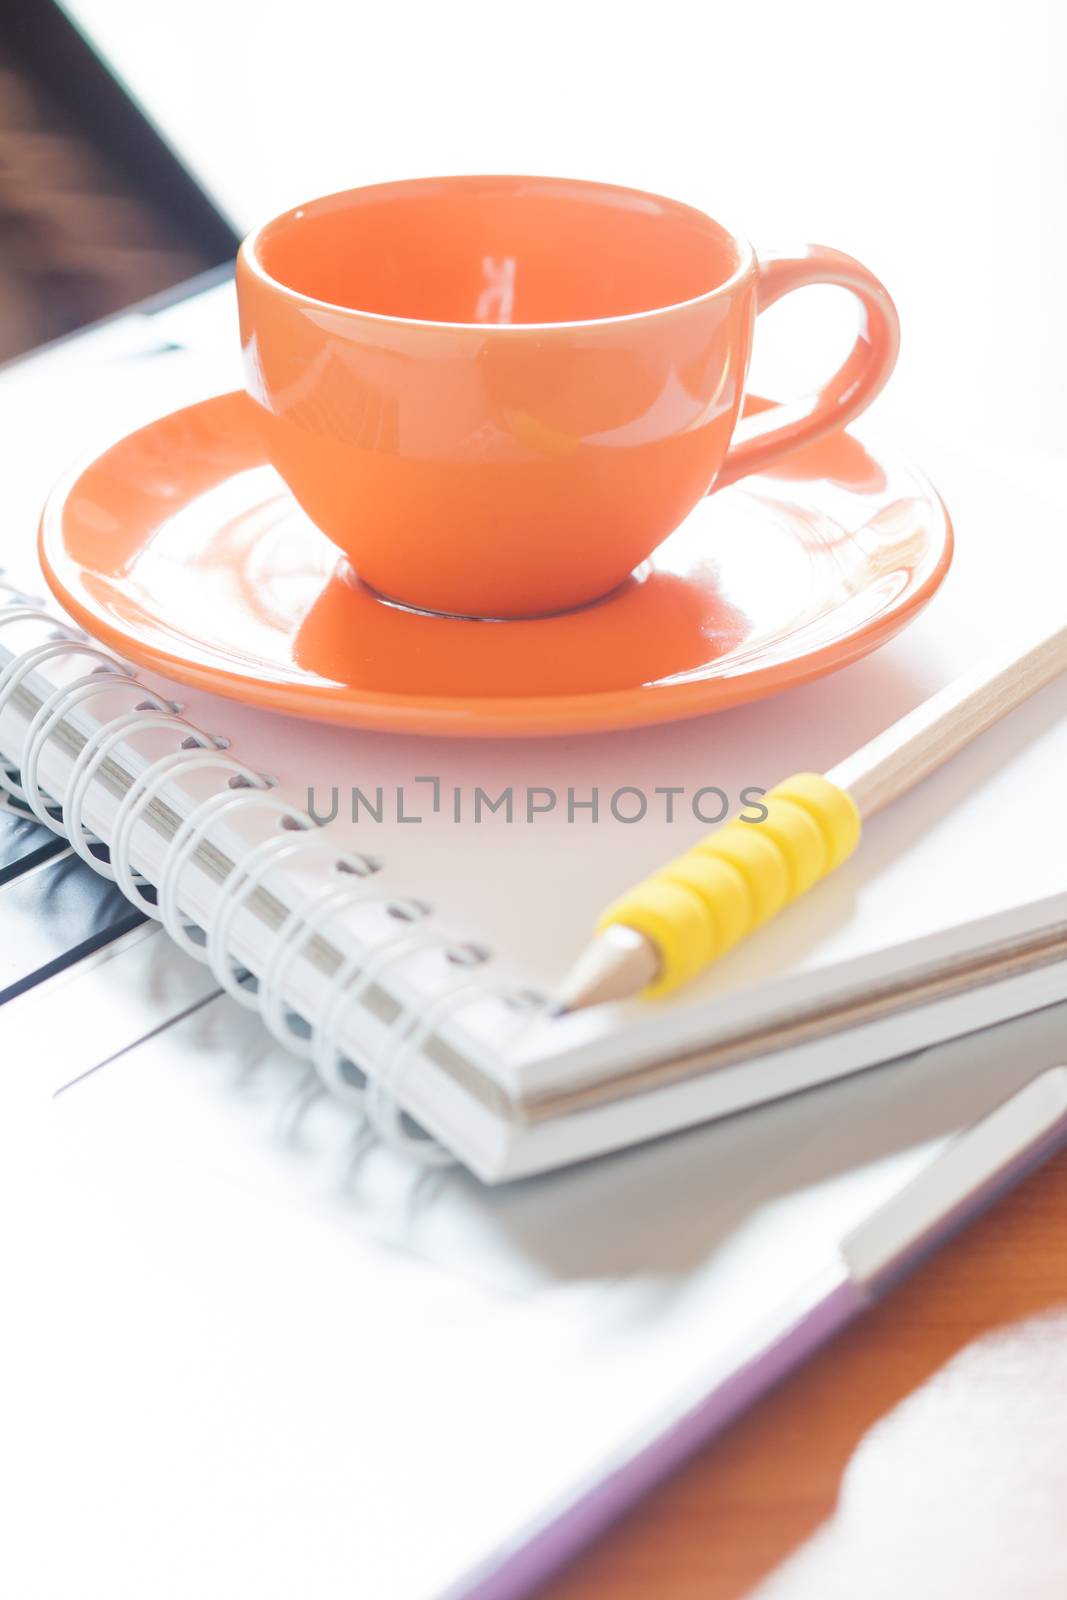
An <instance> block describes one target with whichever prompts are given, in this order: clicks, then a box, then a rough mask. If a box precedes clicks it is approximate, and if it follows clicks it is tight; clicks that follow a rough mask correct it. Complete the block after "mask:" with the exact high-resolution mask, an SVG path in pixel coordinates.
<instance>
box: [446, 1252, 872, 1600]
mask: <svg viewBox="0 0 1067 1600" xmlns="http://www.w3.org/2000/svg"><path fill="white" fill-rule="evenodd" d="M869 1304H870V1301H869V1300H868V1299H867V1298H866V1297H865V1296H864V1294H863V1292H862V1290H861V1289H859V1288H858V1287H857V1286H856V1284H854V1283H853V1282H852V1281H851V1279H849V1278H847V1277H842V1278H841V1279H840V1280H838V1281H837V1282H836V1283H835V1284H834V1285H833V1287H831V1288H830V1290H829V1292H828V1293H827V1294H825V1295H823V1296H822V1298H821V1299H819V1300H818V1301H817V1302H816V1303H815V1304H810V1303H809V1304H808V1306H807V1308H806V1309H805V1310H804V1311H803V1312H802V1313H801V1314H800V1315H799V1316H798V1317H797V1318H796V1320H794V1321H793V1322H792V1323H787V1324H786V1325H785V1327H784V1328H783V1330H782V1333H781V1336H780V1337H778V1338H776V1339H774V1340H773V1341H772V1342H771V1343H769V1344H768V1345H766V1346H764V1347H763V1348H762V1349H761V1350H759V1351H758V1353H756V1354H754V1356H753V1358H752V1360H750V1361H748V1362H746V1363H745V1364H744V1365H743V1366H741V1367H739V1368H737V1369H736V1370H735V1371H734V1372H732V1373H731V1374H730V1375H729V1376H728V1377H727V1378H726V1379H725V1380H724V1381H723V1382H722V1383H720V1384H719V1385H718V1386H717V1387H715V1388H713V1389H712V1390H711V1391H710V1392H709V1393H708V1394H707V1395H706V1396H705V1397H704V1399H703V1400H701V1401H700V1402H699V1403H698V1404H697V1405H696V1406H694V1408H693V1409H692V1410H691V1411H689V1412H687V1413H686V1415H685V1416H684V1417H682V1418H681V1419H680V1420H679V1421H677V1422H676V1423H674V1424H673V1425H672V1426H670V1427H668V1428H667V1429H666V1430H665V1431H664V1432H663V1433H661V1434H659V1435H658V1436H657V1437H656V1438H655V1439H653V1440H652V1441H651V1442H650V1443H649V1444H648V1445H647V1447H646V1448H644V1449H642V1450H640V1451H639V1452H638V1453H637V1454H635V1455H633V1456H631V1457H630V1458H629V1459H628V1460H627V1461H625V1462H624V1463H623V1465H622V1466H620V1467H618V1468H617V1469H616V1470H615V1471H613V1472H611V1473H609V1474H608V1475H607V1476H606V1477H604V1478H602V1479H601V1480H600V1481H599V1482H598V1483H596V1484H595V1485H594V1486H593V1487H592V1488H591V1489H590V1490H589V1491H588V1493H586V1494H583V1495H582V1496H581V1497H580V1498H579V1499H577V1500H575V1501H572V1502H571V1504H570V1505H569V1506H567V1507H566V1508H565V1509H563V1510H562V1511H559V1512H558V1513H557V1514H556V1515H555V1516H553V1517H552V1518H551V1520H550V1521H548V1522H547V1523H546V1524H545V1525H543V1526H542V1527H541V1528H539V1529H538V1530H537V1531H536V1532H535V1533H533V1534H532V1535H531V1536H530V1537H529V1538H528V1539H527V1540H526V1542H525V1543H523V1544H521V1545H519V1546H518V1547H516V1548H515V1549H513V1550H511V1551H509V1552H507V1553H501V1554H499V1555H498V1556H497V1558H496V1564H495V1565H494V1567H493V1570H492V1571H491V1572H488V1573H484V1575H483V1576H481V1577H480V1578H477V1577H476V1578H475V1579H474V1581H473V1583H469V1584H464V1585H463V1586H461V1587H459V1588H457V1589H455V1590H453V1591H452V1594H453V1595H454V1596H455V1600H460V1597H462V1600H520V1597H521V1596H523V1595H528V1594H530V1593H531V1592H532V1591H533V1590H535V1589H537V1588H538V1587H539V1586H540V1585H541V1584H543V1583H545V1582H546V1581H547V1580H548V1578H549V1577H551V1576H552V1574H553V1573H554V1572H556V1571H558V1569H559V1568H560V1567H563V1566H565V1565H566V1564H567V1562H569V1561H570V1560H571V1559H572V1558H573V1557H574V1556H575V1555H576V1554H577V1553H578V1551H579V1550H580V1549H582V1547H583V1546H584V1545H587V1544H589V1543H590V1541H591V1540H593V1539H594V1538H596V1536H597V1535H598V1534H600V1533H601V1532H603V1531H604V1529H605V1528H607V1527H608V1525H609V1524H610V1523H611V1522H613V1521H615V1520H616V1519H617V1518H618V1517H619V1516H621V1514H622V1513H623V1512H624V1511H626V1510H627V1509H628V1508H629V1507H630V1506H632V1505H633V1504H634V1503H635V1502H636V1501H638V1500H639V1499H641V1497H642V1496H643V1495H646V1494H647V1493H648V1492H649V1490H650V1489H652V1488H653V1487H654V1486H655V1485H656V1484H657V1483H659V1482H660V1481H661V1480H662V1479H663V1478H665V1477H667V1476H668V1475H669V1474H670V1473H671V1472H673V1471H674V1469H675V1468H676V1467H678V1466H680V1465H681V1463H682V1462H683V1461H685V1460H686V1459H687V1457H689V1456H691V1455H693V1454H694V1452H695V1451H696V1450H698V1449H699V1448H700V1446H701V1445H702V1444H704V1443H706V1442H707V1440H709V1439H711V1438H712V1437H713V1436H714V1435H715V1434H717V1433H719V1432H720V1431H721V1430H722V1429H723V1428H725V1427H726V1426H727V1424H728V1423H730V1422H732V1421H733V1419H734V1418H735V1417H736V1416H738V1415H739V1413H740V1412H742V1411H744V1410H745V1409H746V1407H748V1406H749V1405H751V1403H752V1402H753V1401H754V1400H755V1399H756V1398H757V1397H758V1396H759V1395H761V1394H763V1393H764V1392H765V1391H766V1390H767V1389H770V1388H772V1387H773V1385H774V1384H776V1383H778V1382H779V1381H780V1380H781V1379H782V1378H784V1377H785V1376H786V1374H787V1373H789V1372H791V1371H792V1370H793V1368H794V1367H797V1366H799V1365H800V1364H801V1362H803V1361H805V1360H806V1359H807V1358H808V1356H809V1355H811V1354H812V1353H813V1352H814V1351H815V1350H816V1349H818V1347H819V1346H820V1345H822V1344H825V1343H826V1341H827V1340H829V1339H831V1338H833V1336H834V1335H835V1334H836V1333H838V1332H839V1331H840V1330H841V1329H842V1328H843V1327H844V1326H845V1325H846V1324H847V1323H849V1322H851V1321H852V1320H853V1318H855V1317H856V1316H858V1315H859V1313H860V1312H861V1311H864V1310H866V1309H867V1307H868V1306H869Z"/></svg>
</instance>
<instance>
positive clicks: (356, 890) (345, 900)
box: [259, 856, 383, 1061]
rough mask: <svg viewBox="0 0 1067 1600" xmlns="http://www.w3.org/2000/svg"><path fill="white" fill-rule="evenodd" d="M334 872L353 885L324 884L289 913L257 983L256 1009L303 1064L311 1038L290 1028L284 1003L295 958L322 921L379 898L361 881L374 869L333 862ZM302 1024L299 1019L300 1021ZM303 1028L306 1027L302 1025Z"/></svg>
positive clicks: (352, 860)
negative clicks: (356, 905) (286, 984)
mask: <svg viewBox="0 0 1067 1600" xmlns="http://www.w3.org/2000/svg"><path fill="white" fill-rule="evenodd" d="M334 865H335V869H336V870H337V871H340V872H345V873H347V874H348V875H349V876H351V877H355V878H356V879H357V882H355V883H348V884H333V885H331V884H329V883H327V884H325V885H323V886H322V888H320V889H319V890H317V891H316V892H315V893H313V894H311V895H309V896H308V897H307V899H306V900H304V901H303V902H302V903H301V904H300V905H299V906H297V907H296V908H295V909H294V910H292V911H290V912H289V914H288V915H287V917H286V918H285V921H284V922H283V923H282V925H281V927H280V928H279V929H278V931H277V934H276V935H275V938H274V940H273V942H272V944H271V947H270V953H269V955H268V957H267V961H266V965H265V966H264V968H263V973H262V975H261V977H260V980H259V995H260V1009H261V1011H262V1014H263V1020H264V1022H265V1023H266V1024H267V1027H268V1028H269V1029H270V1031H271V1033H272V1034H273V1035H274V1037H275V1038H276V1039H278V1040H279V1041H280V1042H281V1043H282V1044H284V1045H286V1046H287V1047H288V1048H289V1049H290V1050H294V1051H295V1052H296V1054H297V1055H299V1056H301V1057H303V1059H304V1060H305V1061H310V1059H311V1038H310V1035H308V1036H305V1035H302V1034H300V1033H298V1032H297V1031H296V1030H295V1029H294V1028H293V1026H292V1019H293V1017H294V1015H295V1013H294V1012H293V1010H292V1008H291V1007H290V1006H289V1005H288V1004H287V1003H286V1000H285V982H286V979H287V977H288V975H289V968H290V966H291V965H292V963H293V961H294V960H295V958H296V957H297V956H298V955H299V954H300V953H301V952H302V951H303V950H304V949H305V948H306V947H307V945H308V943H309V941H310V940H311V939H312V938H314V937H316V936H317V935H318V933H319V932H320V929H321V926H322V924H323V922H324V921H325V919H326V917H328V916H330V915H332V914H333V913H334V912H337V911H340V910H343V909H344V907H346V906H349V905H355V904H358V905H366V904H368V903H369V902H371V901H373V902H375V903H381V901H382V899H383V897H382V896H380V895H373V894H371V893H370V892H369V891H368V890H367V888H366V884H365V880H366V879H367V878H368V877H370V876H371V873H372V872H373V871H376V870H377V869H376V868H373V867H372V868H371V869H370V870H367V869H366V868H364V867H362V866H361V865H360V864H359V860H358V858H355V857H349V856H345V857H341V858H335V862H334ZM300 1020H301V1021H304V1019H303V1018H301V1019H300ZM305 1025H307V1024H306V1023H305Z"/></svg>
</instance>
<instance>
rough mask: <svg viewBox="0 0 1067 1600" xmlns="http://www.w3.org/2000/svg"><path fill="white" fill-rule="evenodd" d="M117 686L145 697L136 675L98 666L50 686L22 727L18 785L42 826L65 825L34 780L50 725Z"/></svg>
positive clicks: (167, 705)
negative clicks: (70, 679)
mask: <svg viewBox="0 0 1067 1600" xmlns="http://www.w3.org/2000/svg"><path fill="white" fill-rule="evenodd" d="M118 689H133V690H134V691H135V692H136V693H137V695H138V696H139V697H140V699H141V700H142V701H143V700H145V698H146V695H145V687H144V684H143V683H140V682H139V681H138V679H137V678H131V677H130V676H129V675H128V674H126V673H117V672H111V671H107V672H105V671H102V670H101V669H100V668H99V667H98V668H97V669H96V671H95V672H92V673H89V674H87V675H86V676H85V677H84V678H76V679H75V681H74V682H73V683H68V684H65V685H64V686H63V687H62V688H60V689H56V690H54V691H53V692H52V694H50V695H49V696H48V698H47V699H46V700H44V701H43V702H42V704H41V707H40V709H39V710H38V712H37V714H36V716H35V717H34V718H33V721H32V722H31V723H30V725H29V727H28V728H27V729H26V734H25V737H24V739H23V741H22V752H21V756H20V759H19V771H20V776H21V778H22V787H23V790H24V791H25V796H26V801H27V804H28V805H29V807H30V809H31V810H32V812H33V814H34V816H35V817H36V818H37V819H38V821H39V822H43V823H44V825H45V827H46V828H51V830H52V832H53V833H58V834H64V833H65V832H66V829H65V828H64V826H63V823H62V820H59V821H57V820H56V818H55V817H53V816H52V810H54V809H55V806H54V802H53V801H52V799H51V797H50V796H49V795H47V794H45V792H44V791H43V790H42V789H41V787H40V785H39V784H38V781H37V769H38V766H39V765H40V760H41V755H42V753H43V751H44V748H45V746H46V745H47V743H48V741H49V739H50V738H51V736H52V731H53V729H54V728H56V727H57V726H58V725H59V723H60V722H62V720H63V718H64V717H65V716H67V714H68V713H69V712H71V711H73V710H74V708H75V707H76V706H79V705H82V704H84V702H85V701H86V700H91V699H92V698H93V697H94V696H95V695H98V694H114V693H115V691H116V690H118ZM154 699H155V702H156V703H157V704H158V707H159V709H160V710H161V711H162V710H168V711H171V712H178V711H180V710H181V707H180V706H179V705H178V704H177V702H175V701H168V700H163V699H161V698H160V697H159V696H158V695H157V696H155V697H154Z"/></svg>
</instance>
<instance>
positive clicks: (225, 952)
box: [206, 813, 363, 1043]
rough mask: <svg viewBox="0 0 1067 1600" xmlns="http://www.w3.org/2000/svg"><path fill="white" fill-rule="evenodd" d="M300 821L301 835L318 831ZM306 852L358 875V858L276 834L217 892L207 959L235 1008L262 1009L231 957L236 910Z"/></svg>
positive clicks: (307, 821)
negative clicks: (284, 864) (274, 872)
mask: <svg viewBox="0 0 1067 1600" xmlns="http://www.w3.org/2000/svg"><path fill="white" fill-rule="evenodd" d="M299 814H301V813H298V816H299ZM302 822H304V827H302V832H304V835H307V834H315V832H317V826H315V822H312V819H310V818H309V816H307V814H304V816H302ZM307 850H310V851H314V853H318V854H323V853H328V854H330V858H331V859H334V861H338V859H341V861H350V862H352V864H350V866H347V867H346V870H350V872H360V866H357V862H358V858H344V856H342V858H339V856H338V851H336V850H331V848H330V845H328V843H326V842H325V840H323V838H307V837H304V838H285V837H282V835H277V837H274V838H266V840H262V843H259V845H256V846H254V848H253V850H250V851H248V854H246V856H245V858H243V859H242V861H240V862H238V864H237V867H235V869H234V872H232V874H230V875H229V877H227V880H226V882H224V883H222V886H221V890H219V898H218V901H216V906H214V910H213V915H211V922H210V926H208V939H206V960H208V965H210V968H211V971H213V973H214V976H216V979H218V982H219V984H221V987H222V989H226V992H227V994H229V995H232V998H234V1000H237V1002H238V1005H243V1006H246V1008H248V1010H250V1011H254V1010H262V1000H261V994H259V989H254V990H253V989H250V987H248V986H246V982H245V976H243V974H242V973H240V971H238V970H237V968H235V965H234V957H232V954H230V930H232V925H234V918H235V917H237V914H238V910H240V909H242V906H245V904H246V902H248V899H250V898H251V896H253V894H254V893H256V890H258V888H261V885H262V878H264V875H266V874H267V872H270V870H274V869H275V867H278V866H282V862H283V861H288V859H290V858H293V856H298V854H302V853H304V851H307ZM360 875H363V874H360ZM318 893H320V894H322V893H325V891H323V890H320V891H318ZM346 893H352V890H350V888H349V890H347V891H346ZM298 915H299V914H298V912H291V914H290V917H288V918H286V922H291V920H293V918H294V917H298ZM283 928H285V925H283ZM286 1043H288V1040H286Z"/></svg>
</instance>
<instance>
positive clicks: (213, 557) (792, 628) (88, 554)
mask: <svg viewBox="0 0 1067 1600" xmlns="http://www.w3.org/2000/svg"><path fill="white" fill-rule="evenodd" d="M750 404H752V405H754V406H756V407H758V406H759V405H760V404H761V402H759V401H758V400H756V401H753V402H751V403H750ZM40 548H41V561H42V565H43V567H44V571H45V575H46V577H47V579H48V582H49V584H50V585H51V587H52V589H53V590H54V592H55V594H56V595H57V596H58V598H59V600H60V601H61V602H62V603H63V605H64V607H65V608H66V609H67V611H68V612H70V613H71V614H72V615H73V616H74V617H75V618H76V619H77V621H78V622H79V623H81V624H82V626H83V627H85V628H86V629H87V630H88V632H89V633H91V634H93V635H95V637H96V638H98V639H101V640H103V641H104V642H105V643H106V644H108V645H110V646H111V647H112V648H113V649H114V650H116V651H117V652H118V653H119V654H121V655H123V656H125V657H126V658H127V659H128V660H132V661H135V662H138V663H139V664H141V665H142V666H145V667H149V668H152V669H153V670H155V671H158V672H161V673H164V674H165V675H166V676H168V677H170V678H175V679H178V680H179V681H181V682H184V683H190V684H195V685H196V686H197V687H199V688H203V689H208V690H211V691H213V692H215V693H218V694H225V695H230V696H232V697H233V698H234V699H237V700H242V701H244V702H246V703H248V704H253V705H260V706H266V707H269V708H271V709H274V710H278V711H287V712H292V713H295V714H297V715H299V716H307V717H317V718H321V719H323V720H325V721H329V722H338V723H349V724H354V725H356V726H360V727H376V728H391V729H397V730H401V731H404V732H409V733H435V734H463V735H468V736H469V735H472V734H485V735H506V734H552V733H573V732H577V731H580V730H594V729H604V728H620V727H631V726H636V725H638V724H642V723H650V722H662V721H670V720H672V719H674V718H678V717H689V716H695V715H698V714H699V713H702V712H708V711H717V710H720V709H722V708H723V707H725V706H734V705H739V704H741V703H742V702H744V701H747V700H755V699H757V698H759V697H760V696H763V695H767V694H773V693H774V692H775V691H776V690H779V689H784V688H787V687H788V686H790V685H792V684H797V683H804V682H806V681H807V680H809V679H811V678H816V677H819V676H821V675H822V674H823V673H827V672H832V671H834V670H835V669H836V668H838V667H843V666H845V665H847V664H848V663H849V662H851V661H855V660H857V659H858V658H859V657H860V656H863V655H866V654H867V653H868V652H869V651H871V650H874V649H875V648H876V647H877V646H878V645H880V644H883V643H884V642H885V641H886V640H887V639H889V638H890V637H891V636H892V635H893V634H894V633H896V632H897V630H898V629H899V628H901V627H903V626H904V624H905V623H906V622H908V621H909V620H910V619H911V618H912V617H913V616H915V614H916V613H917V612H918V611H919V610H920V609H921V607H922V606H924V605H925V604H926V602H927V601H928V600H929V599H930V597H931V596H932V595H933V594H934V592H935V591H936V589H937V587H938V585H939V584H940V583H941V581H942V579H943V578H944V576H945V573H946V571H947V570H948V565H949V561H950V560H951V556H952V533H951V528H950V526H949V521H948V517H947V515H946V513H945V510H944V507H943V506H942V505H941V502H940V500H939V499H938V497H937V495H936V494H935V492H934V491H933V489H931V487H930V486H929V484H928V483H927V482H926V481H925V480H924V479H923V478H922V477H921V476H920V475H919V474H918V473H917V472H915V471H914V469H912V468H911V467H909V466H907V465H906V464H905V463H903V462H901V461H899V460H897V459H896V458H895V457H892V456H890V455H888V454H886V453H885V452H884V451H882V450H881V449H879V448H876V447H874V446H872V445H869V444H864V443H861V441H860V439H859V438H858V437H856V436H855V435H854V434H852V433H843V434H838V435H836V436H834V437H833V438H831V439H829V440H824V441H823V442H822V443H820V444H817V445H813V446H811V447H809V448H808V449H806V450H802V451H798V452H797V453H796V454H795V455H793V456H791V457H789V458H787V459H786V460H785V461H784V462H782V463H781V464H780V465H779V466H778V467H777V468H776V469H774V470H773V471H771V472H768V473H765V474H763V475H761V476H758V477H751V478H746V479H744V480H742V481H741V482H740V483H738V484H737V485H735V486H734V487H732V488H729V489H723V490H721V491H720V492H719V493H718V494H715V495H713V496H712V497H711V498H710V499H707V500H704V501H703V502H702V503H701V504H700V505H699V506H698V507H697V509H696V510H695V511H694V512H693V513H692V515H691V516H690V517H689V518H688V520H687V521H686V522H685V523H684V524H683V525H682V527H681V528H679V529H678V530H677V532H676V533H674V534H673V535H672V536H671V537H670V539H668V540H667V541H666V543H665V544H663V545H662V546H661V547H660V548H659V550H657V551H656V553H655V555H654V556H653V558H652V559H651V561H649V562H647V563H646V565H645V566H644V567H643V568H642V569H640V570H639V571H638V572H637V573H635V574H634V575H633V576H632V577H631V578H629V579H628V580H627V582H626V583H625V584H623V585H622V587H621V588H619V589H617V590H615V592H614V593H613V594H611V595H609V596H608V597H607V598H606V599H604V600H602V601H599V602H598V603H597V604H595V605H591V606H587V607H585V608H584V609H582V610H580V611H573V612H570V613H568V614H566V615H563V616H555V617H546V618H542V619H536V620H531V621H520V622H474V621H470V620H466V619H462V618H452V617H440V616H429V615H424V614H421V613H417V612H412V611H406V610H403V609H401V608H399V607H397V606H393V605H390V604H389V603H388V602H387V601H385V600H382V599H381V598H379V597H378V596H377V595H375V594H374V593H373V592H372V591H371V590H369V589H367V588H365V587H364V586H363V585H362V584H360V583H359V581H358V580H357V578H356V577H355V575H354V574H353V572H352V571H351V569H350V568H349V567H348V565H347V563H346V561H345V560H344V558H343V557H342V556H341V555H340V554H339V552H338V551H337V549H336V547H335V546H334V545H332V544H331V543H330V542H329V540H327V539H326V538H325V537H324V535H322V534H321V533H319V531H318V530H317V529H316V528H315V527H314V526H313V525H312V523H310V522H309V521H308V519H307V518H306V517H305V515H304V514H303V512H301V511H300V510H299V509H298V508H297V506H296V504H295V503H294V501H293V499H292V497H291V496H290V494H289V492H288V490H287V489H286V488H285V486H284V485H283V483H282V482H281V480H280V478H278V476H277V475H276V473H275V472H274V470H273V468H272V467H270V466H268V465H267V462H266V457H265V452H264V449H263V446H262V444H261V443H260V438H259V434H258V432H257V430H256V427H255V419H254V416H253V414H252V408H251V406H250V405H249V403H248V401H247V400H246V398H245V396H244V395H243V394H227V395H222V396H220V397H218V398H216V399H212V400H206V401H202V402H201V403H200V404H198V405H194V406H189V407H187V408H186V409H185V410H182V411H176V412H174V413H173V414H172V415H170V416H168V417H164V418H163V419H162V420H161V421H159V422H154V423H151V424H150V425H149V426H148V427H146V428H142V429H140V430H139V431H138V432H137V433H133V434H130V435H129V436H128V437H127V438H125V439H123V440H122V441H121V442H120V443H118V444H116V445H113V446H112V447H111V448H110V449H109V450H106V451H105V452H104V453H103V454H102V455H100V456H98V457H97V458H96V459H95V460H94V461H93V462H92V463H91V464H90V465H89V466H87V467H84V468H82V469H81V470H79V471H78V472H77V473H76V474H74V475H72V476H71V477H69V478H68V479H67V480H65V481H64V482H62V483H60V484H59V485H58V487H57V488H56V489H55V490H54V492H53V494H52V496H51V498H50V500H49V502H48V504H47V506H46V507H45V511H44V516H43V518H42V523H41V542H40Z"/></svg>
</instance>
